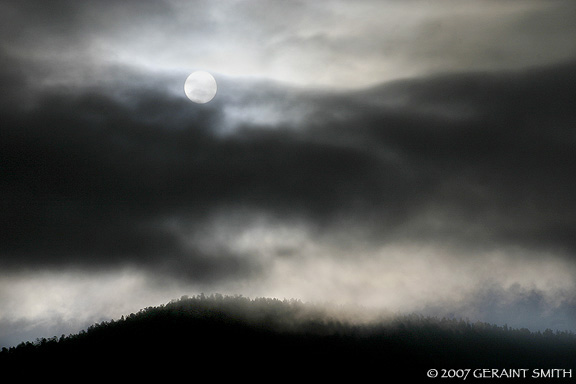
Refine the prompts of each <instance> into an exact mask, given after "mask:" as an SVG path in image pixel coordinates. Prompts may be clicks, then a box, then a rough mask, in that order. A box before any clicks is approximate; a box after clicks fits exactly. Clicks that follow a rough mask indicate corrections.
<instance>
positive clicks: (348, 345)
mask: <svg viewBox="0 0 576 384" xmlns="http://www.w3.org/2000/svg"><path fill="white" fill-rule="evenodd" d="M16 367H18V369H22V367H27V368H32V369H33V370H36V371H37V370H38V369H43V370H45V369H54V370H56V371H59V372H66V371H67V370H70V369H78V370H79V371H81V372H93V373H100V374H102V373H103V372H112V371H114V372H115V375H117V374H118V372H120V370H121V371H122V372H124V373H126V372H129V373H131V374H143V373H144V372H148V373H147V374H152V373H154V372H156V373H158V372H164V373H166V372H172V373H174V372H179V373H182V372H192V371H194V372H200V371H202V372H211V374H213V375H215V377H219V378H241V377H244V376H245V377H246V378H249V377H251V378H257V377H261V378H264V377H268V376H267V375H272V376H270V377H269V378H270V379H271V380H275V378H276V379H277V378H280V377H284V378H288V377H292V378H298V377H308V378H310V377H311V376H314V375H315V376H316V377H317V378H320V377H321V378H328V377H340V378H344V377H346V376H347V375H348V377H354V378H356V379H359V378H360V377H361V376H362V375H365V377H367V378H368V377H372V380H374V378H375V377H374V376H373V375H374V374H376V375H377V376H376V378H380V379H382V381H383V382H387V380H384V378H389V377H396V378H397V379H398V378H405V379H408V378H410V379H421V380H422V381H423V382H424V381H426V382H429V381H430V380H431V379H429V378H427V377H426V374H427V371H428V370H429V369H437V370H438V371H439V374H442V371H441V370H442V369H451V368H455V369H479V368H482V369H484V368H489V369H496V368H506V369H510V368H523V369H524V368H527V369H530V370H532V369H535V368H536V369H548V368H561V369H573V371H574V372H573V375H574V377H576V336H575V335H573V334H572V333H565V332H561V333H559V332H552V331H546V332H543V333H540V332H536V333H532V332H529V331H528V330H526V329H520V330H519V329H510V328H508V327H505V326H504V327H502V326H496V325H491V324H486V323H470V322H468V321H463V320H454V319H437V318H429V317H423V316H417V315H410V316H396V317H391V318H387V319H384V318H382V319H379V320H377V321H376V320H373V321H359V320H357V319H354V316H350V315H349V314H348V315H346V316H344V315H342V313H339V312H338V311H337V310H327V309H326V308H324V307H321V306H315V305H312V304H304V303H301V302H299V301H287V300H284V301H281V300H276V299H266V298H261V299H248V298H245V297H228V296H221V295H213V296H204V295H200V296H196V297H192V298H188V297H182V298H181V299H180V300H174V301H171V302H170V303H168V304H165V305H161V306H158V307H149V308H145V309H142V310H141V311H139V312H138V313H136V314H130V315H128V316H126V317H122V318H121V319H117V320H111V321H109V322H102V323H99V324H94V325H93V326H91V327H89V328H88V329H87V330H85V331H82V332H80V333H78V334H74V335H69V336H64V335H62V336H61V337H53V338H49V339H38V340H36V342H34V343H32V342H25V343H21V344H20V345H18V346H16V347H12V348H4V349H3V350H2V352H1V353H0V368H2V371H3V372H7V371H6V369H8V368H16ZM182 370H184V371H182ZM20 372H26V371H20ZM266 372H268V373H266ZM439 378H440V377H438V378H437V380H438V379H439ZM469 379H470V378H469Z"/></svg>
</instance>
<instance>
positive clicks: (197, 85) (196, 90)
mask: <svg viewBox="0 0 576 384" xmlns="http://www.w3.org/2000/svg"><path fill="white" fill-rule="evenodd" d="M217 91H218V85H217V84H216V79H214V76H212V75H211V74H210V73H208V72H205V71H195V72H192V73H191V74H190V75H189V76H188V78H186V82H185V83H184V93H186V96H187V97H188V98H189V99H190V100H192V101H193V102H195V103H197V104H205V103H207V102H209V101H210V100H212V99H213V98H214V96H216V92H217Z"/></svg>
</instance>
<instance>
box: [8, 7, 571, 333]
mask: <svg viewBox="0 0 576 384" xmlns="http://www.w3.org/2000/svg"><path fill="white" fill-rule="evenodd" d="M2 8H3V10H4V11H5V12H2V14H3V15H4V16H2V18H3V21H6V22H5V23H2V26H1V27H0V28H2V32H3V33H2V36H3V37H2V38H0V47H1V53H0V61H1V62H2V63H3V65H2V67H1V68H2V69H1V70H0V86H1V87H2V89H3V92H2V95H1V96H0V116H1V118H2V127H1V129H0V132H1V135H2V140H1V141H0V164H1V169H2V177H1V179H0V196H1V197H2V198H1V203H0V204H1V207H2V208H1V210H0V225H1V226H2V228H3V229H2V231H1V232H0V268H1V271H2V272H1V274H0V275H1V280H0V281H1V284H0V286H1V287H2V293H1V294H0V306H1V307H2V312H0V326H2V324H3V326H4V329H5V330H4V331H3V332H2V333H0V336H1V338H2V339H1V340H0V341H2V340H8V341H7V342H14V341H15V340H14V337H15V336H11V335H19V337H20V335H24V334H26V335H28V334H27V333H26V332H25V329H27V327H40V328H42V327H44V328H42V329H45V330H49V332H52V331H53V330H56V329H57V330H60V329H62V330H63V329H66V326H65V325H63V324H65V323H66V321H72V320H71V319H72V318H76V319H77V320H76V321H77V322H78V324H79V323H81V322H83V321H84V322H86V321H92V320H95V319H101V318H106V317H111V316H120V315H121V314H123V313H124V312H126V311H131V310H137V309H139V308H133V309H131V308H132V307H130V304H129V303H130V302H131V303H132V305H133V306H136V305H140V306H146V305H152V304H157V302H158V301H161V300H168V299H170V298H173V297H174V296H179V295H180V294H182V293H185V294H188V293H195V291H218V292H223V293H233V294H234V293H239V294H247V295H260V296H274V297H296V298H300V299H303V300H318V301H336V302H341V301H345V302H355V303H359V304H361V305H366V306H376V307H381V308H387V309H391V310H401V311H412V310H422V311H428V312H429V313H438V314H440V315H445V314H454V315H456V316H474V317H475V318H478V319H480V320H488V321H491V320H493V321H498V322H506V321H508V322H511V323H514V324H516V325H517V326H530V327H535V328H539V327H540V328H542V327H547V326H550V327H552V326H557V327H561V328H573V327H574V326H575V325H574V323H573V320H571V318H573V316H572V315H571V314H572V313H573V308H574V288H575V286H574V283H575V281H574V277H573V276H574V268H575V266H576V260H575V259H574V255H575V252H576V242H575V240H574V228H575V225H576V216H574V214H573V212H575V211H576V206H575V205H576V201H575V200H574V196H576V182H575V181H574V178H573V175H574V173H575V171H576V157H575V156H574V153H575V149H576V148H575V145H576V141H575V138H576V136H575V132H574V126H576V125H575V122H576V111H575V110H574V108H573V101H574V99H575V96H576V94H575V93H576V91H575V90H576V76H575V75H574V73H576V71H575V70H576V61H575V58H576V45H575V44H574V41H576V39H574V37H576V30H575V29H574V25H575V24H574V23H572V22H571V21H573V16H572V17H571V16H570V15H573V14H574V5H573V4H572V3H571V2H561V1H554V2H548V3H547V4H546V5H542V3H541V2H531V1H529V2H523V3H522V4H512V3H509V2H493V1H478V2H466V5H462V3H456V2H453V1H442V2H438V3H437V4H436V3H435V5H430V4H428V5H426V4H424V3H423V2H420V1H410V2H402V3H399V2H394V1H391V2H372V1H362V2H359V3H357V4H356V3H355V4H354V5H351V4H347V3H345V2H340V1H331V2H326V3H322V4H315V5H313V4H312V3H310V2H305V1H295V2H293V3H291V4H290V6H287V5H286V4H285V3H282V4H280V3H278V4H276V3H271V2H266V3H265V4H260V3H259V2H258V1H248V2H218V1H216V2H200V1H199V2H180V1H144V2H114V1H105V2H93V1H86V2H69V1H58V2H52V3H50V6H48V5H46V4H44V3H41V2H35V1H27V2H11V1H8V2H4V3H3V5H2ZM192 11H194V12H192ZM376 11H377V12H376ZM264 15H265V16H266V17H264ZM495 15H498V17H497V18H495V17H494V16H495ZM280 16H282V17H280ZM398 20H401V21H402V23H400V22H398ZM297 21H298V22H297ZM381 21H387V22H381ZM423 37H425V39H424V40H423V39H422V38H423ZM528 42H530V44H529V43H528ZM376 48H378V49H376ZM231 58H234V60H231ZM304 67H306V69H304ZM194 68H204V69H209V70H212V71H213V74H214V76H215V77H216V80H217V81H218V86H219V87H218V95H217V96H216V98H215V99H214V100H213V101H212V102H210V103H209V104H206V105H201V106H200V105H194V104H191V103H190V102H189V101H188V100H187V99H186V98H185V97H184V94H183V88H182V87H183V83H184V80H185V78H186V76H187V74H188V73H189V72H190V71H191V70H192V69H194ZM395 69H396V70H395ZM39 281H43V282H45V284H44V287H45V288H44V291H45V292H44V293H43V294H42V293H40V292H38V288H37V287H38V282H39ZM98 282H101V283H102V285H101V286H99V283H98ZM113 287H118V290H117V292H118V293H119V294H120V295H123V294H124V295H125V298H122V299H120V298H119V297H118V295H114V294H112V293H111V292H113ZM183 291H185V292H183ZM190 291H192V292H190ZM32 292H38V293H34V294H33V293H32ZM73 292H76V293H73ZM88 292H89V293H88ZM36 295H38V296H36ZM86 298H88V301H90V302H91V303H93V304H94V305H93V306H91V307H88V308H87V307H86V306H85V305H83V304H80V303H81V302H82V301H83V300H86ZM147 299H148V300H150V301H153V302H151V303H148V302H146V300H147ZM42 300H44V302H45V303H51V305H52V306H53V308H52V309H50V308H45V310H43V311H39V312H38V311H33V310H32V309H31V308H38V305H37V304H35V303H36V302H39V301H42ZM510 308H513V310H508V309H510ZM34 324H35V325H34ZM43 324H44V325H43ZM46 324H49V325H50V326H49V327H48V326H46ZM55 332H56V331H55ZM30 334H31V333H30Z"/></svg>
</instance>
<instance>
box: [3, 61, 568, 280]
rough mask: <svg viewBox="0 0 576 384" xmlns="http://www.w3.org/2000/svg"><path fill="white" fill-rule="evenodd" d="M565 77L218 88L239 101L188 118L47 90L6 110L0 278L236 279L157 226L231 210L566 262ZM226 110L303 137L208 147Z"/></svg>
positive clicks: (96, 94)
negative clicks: (247, 111)
mask: <svg viewBox="0 0 576 384" xmlns="http://www.w3.org/2000/svg"><path fill="white" fill-rule="evenodd" d="M573 68H574V64H573V63H568V64H565V65H563V66H555V67H549V68H544V69H540V70H533V71H526V72H522V73H503V74H486V73H473V74H463V75H453V76H444V77H439V78H431V79H421V80H412V81H405V82H399V83H396V84H391V85H386V86H382V87H379V88H373V89H370V90H367V91H363V92H352V93H342V94H340V95H337V96H334V95H332V94H323V93H312V94H311V93H302V92H301V91H298V90H292V91H279V90H278V88H276V86H274V87H272V88H270V87H268V88H263V92H264V93H266V92H269V93H270V94H275V96H276V97H272V98H266V97H260V98H254V99H249V98H248V99H243V98H242V97H241V92H247V94H249V92H250V91H246V90H245V91H242V87H238V86H237V87H236V88H229V89H230V90H231V91H232V90H233V91H234V92H236V96H234V95H223V96H222V100H221V101H220V103H222V104H218V102H216V103H215V104H213V106H211V107H203V108H197V107H194V106H191V105H190V104H188V103H187V102H186V101H184V100H183V99H182V98H181V97H179V98H177V97H174V96H171V95H169V94H164V93H162V92H161V91H155V92H150V89H148V88H146V87H145V86H143V88H138V87H136V86H135V87H132V88H127V89H116V90H114V92H112V93H110V92H109V91H107V90H106V89H99V88H96V89H92V90H90V91H87V92H84V91H78V92H76V91H72V92H71V91H67V90H62V89H60V88H55V89H53V90H51V91H48V92H46V93H41V94H40V95H39V97H38V99H37V101H36V103H35V105H34V106H33V107H22V108H14V106H13V105H10V103H9V102H5V104H4V111H3V112H2V115H3V121H4V124H3V141H2V151H1V153H2V163H3V164H4V167H3V169H4V177H3V178H2V195H3V199H2V202H3V209H2V225H3V227H4V228H5V230H4V231H3V232H2V248H3V249H2V254H3V257H2V263H3V264H4V265H5V266H15V265H28V266H29V265H30V264H36V263H37V264H39V265H59V264H67V263H72V264H77V263H78V264H81V265H83V264H85V265H87V266H90V265H107V264H109V263H112V264H117V263H137V264H139V263H142V264H144V265H149V264H150V265H159V264H162V265H166V264H168V265H174V266H175V267H174V270H177V269H179V268H180V267H179V266H181V265H185V266H186V267H185V268H184V269H185V270H187V271H194V270H197V271H199V272H197V273H196V272H187V273H186V274H188V275H190V276H192V277H193V278H199V277H200V276H212V275H213V274H212V273H210V271H211V270H212V269H213V270H214V271H216V272H215V275H214V276H220V275H221V274H224V275H226V274H227V273H230V274H232V275H234V274H236V273H248V272H249V271H251V270H252V269H254V268H256V265H257V263H256V264H252V263H253V261H252V260H251V259H249V258H247V259H245V260H244V261H239V259H238V258H234V257H221V258H219V259H217V260H218V261H213V260H212V259H211V258H210V255H205V254H203V253H202V251H200V250H198V249H194V247H193V246H192V247H190V246H188V247H184V246H183V245H182V241H181V239H179V238H178V237H177V236H176V235H175V234H174V233H172V232H170V230H168V229H166V228H167V227H166V226H165V225H164V224H165V223H166V222H167V221H169V220H171V219H178V220H183V221H186V222H187V223H189V224H188V225H189V226H190V228H196V229H197V230H200V228H202V226H203V225H204V224H205V223H206V222H207V220H209V219H210V217H212V215H213V214H215V212H220V211H221V210H223V209H236V208H241V209H246V210H248V211H253V212H260V213H266V214H272V215H275V216H277V217H282V218H283V220H290V218H298V219H302V220H305V221H306V222H309V223H312V224H313V225H314V226H315V227H316V228H319V229H320V230H324V231H330V228H334V227H335V226H336V227H337V226H338V225H353V226H355V227H360V228H362V229H363V230H364V231H365V232H366V233H369V234H370V235H371V236H372V238H373V241H376V240H375V239H378V240H377V241H378V242H383V241H389V240H391V239H398V238H407V239H410V240H411V241H420V242H425V241H450V242H455V243H458V242H461V243H463V244H465V245H466V246H468V247H476V246H477V247H486V246H488V247H497V246H500V245H508V244H510V243H512V244H518V245H519V246H523V247H528V248H531V247H542V248H543V249H557V250H562V251H566V252H569V253H572V252H573V251H574V250H575V249H576V244H575V243H574V240H573V236H572V228H573V227H574V224H575V223H574V217H573V216H572V215H571V212H572V211H573V209H572V208H575V207H573V205H574V203H573V198H572V196H574V193H575V192H576V185H575V183H574V181H573V178H572V177H571V175H572V174H573V173H574V170H575V169H576V162H575V160H574V156H573V149H574V148H573V146H574V141H573V137H574V133H573V129H572V126H573V122H574V120H575V117H576V116H575V115H574V112H573V110H572V108H571V105H570V103H571V100H573V96H574V91H573V90H574V89H576V88H575V87H574V86H575V85H576V84H575V82H576V79H575V78H574V76H573V73H574V72H573ZM143 84H144V83H143ZM224 84H226V82H224ZM229 86H231V85H229ZM224 89H226V85H224ZM266 89H267V90H266ZM278 92H283V94H284V96H285V97H278V96H279V93H278ZM118 94H129V95H130V98H129V100H130V101H129V102H128V101H126V98H123V97H121V96H118ZM280 94H281V93H280ZM239 95H240V96H239ZM227 97H229V98H234V97H235V98H236V100H237V101H238V100H246V101H239V102H240V103H244V104H245V105H246V106H247V107H249V106H250V105H251V104H252V105H253V104H258V105H261V106H264V107H263V108H264V109H265V108H266V105H269V104H272V105H276V106H279V108H280V109H282V108H283V107H290V108H292V110H294V111H298V110H302V112H301V113H302V114H303V115H304V118H303V122H301V123H298V124H296V123H294V125H286V126H281V127H271V126H266V125H258V126H251V125H250V122H249V121H248V122H246V123H244V126H243V127H240V128H238V130H237V131H235V132H232V133H229V134H228V135H219V134H218V132H219V131H218V127H219V126H220V125H222V124H224V121H225V116H224V112H223V111H222V109H220V108H219V107H220V106H221V105H223V104H224V103H225V102H226V98H227ZM395 100H396V101H395ZM397 100H401V101H400V102H398V101H397ZM301 106H306V107H301ZM431 216H433V221H434V223H433V224H432V223H431V221H430V220H431ZM343 223H344V224H343ZM211 260H212V261H211ZM243 262H244V263H247V265H245V266H244V267H242V266H240V265H236V264H238V263H240V264H242V263H243ZM220 264H222V265H220ZM217 271H221V272H217ZM242 271H244V272H242Z"/></svg>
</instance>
